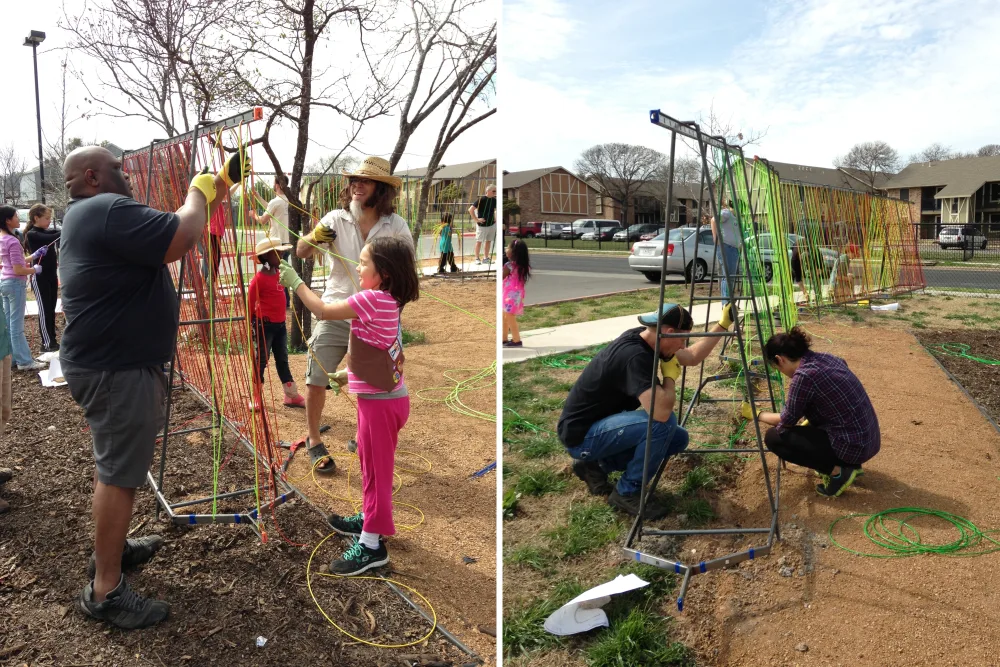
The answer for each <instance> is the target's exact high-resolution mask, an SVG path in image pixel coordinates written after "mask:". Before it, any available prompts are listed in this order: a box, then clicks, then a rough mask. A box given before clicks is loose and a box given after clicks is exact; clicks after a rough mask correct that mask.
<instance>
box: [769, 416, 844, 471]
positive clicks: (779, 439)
mask: <svg viewBox="0 0 1000 667" xmlns="http://www.w3.org/2000/svg"><path fill="white" fill-rule="evenodd" d="M764 445H765V446H766V447H767V448H768V449H769V450H771V451H772V452H774V453H775V454H777V455H778V457H779V458H782V459H784V460H786V461H788V462H789V463H794V464H795V465H800V466H805V467H806V468H812V469H813V470H818V471H819V472H821V473H823V474H824V475H829V474H830V473H831V472H832V471H833V469H834V468H835V467H837V466H850V467H854V468H856V467H857V465H856V464H853V465H852V464H850V463H846V462H845V461H842V460H841V459H840V458H839V457H838V456H837V454H836V453H835V452H834V451H833V447H831V446H830V438H829V437H828V436H827V434H826V431H824V430H823V429H821V428H816V427H815V426H793V427H791V428H790V429H787V430H785V431H782V432H778V429H777V428H772V429H770V430H769V431H768V432H767V433H766V434H764Z"/></svg>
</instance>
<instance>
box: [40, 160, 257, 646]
mask: <svg viewBox="0 0 1000 667" xmlns="http://www.w3.org/2000/svg"><path fill="white" fill-rule="evenodd" d="M63 170H64V173H65V174H66V189H67V190H68V191H69V196H70V197H71V199H72V201H70V204H69V207H68V208H67V210H66V216H65V218H64V219H63V229H62V241H61V252H60V261H59V264H60V267H59V277H60V279H61V283H62V302H63V310H64V312H65V314H66V330H65V332H64V333H63V340H62V346H61V347H62V349H61V351H60V360H61V362H62V370H63V377H65V379H66V383H67V384H68V385H69V391H70V394H71V395H72V396H73V400H74V401H76V403H77V404H78V405H79V406H80V407H81V408H82V409H83V413H84V417H86V419H87V424H88V425H89V426H90V434H91V438H92V439H93V445H94V463H95V465H96V475H95V480H94V507H93V513H94V533H95V536H94V543H95V551H94V555H93V556H92V557H91V560H90V566H89V567H88V575H89V581H88V582H87V585H86V586H85V587H84V589H83V591H82V592H81V593H80V596H79V597H78V598H77V601H76V606H77V608H78V609H79V610H80V611H81V612H83V613H84V614H86V615H87V616H91V617H93V618H97V619H100V620H104V621H107V622H108V623H110V624H112V625H115V626H117V627H120V628H125V629H134V628H143V627H147V626H150V625H153V624H155V623H159V622H160V621H162V620H164V619H165V618H166V617H167V615H168V613H169V611H170V607H169V606H168V605H167V603H166V602H163V601H161V600H153V599H149V598H145V597H143V596H141V595H139V594H138V593H136V592H135V591H133V590H131V589H130V588H129V585H128V581H127V580H126V579H125V576H124V575H123V574H122V570H123V569H124V568H127V567H132V566H135V565H139V564H141V563H145V562H146V561H148V560H149V559H150V558H152V557H153V554H155V553H156V551H157V549H159V548H160V545H161V544H162V543H163V539H162V538H161V537H160V536H159V535H147V536H146V537H142V538H139V539H130V540H126V536H127V533H128V528H129V523H130V522H131V521H132V505H133V502H134V500H135V490H136V489H137V488H139V487H141V486H143V485H145V483H146V474H147V472H148V470H149V466H150V463H151V462H152V460H153V450H154V449H155V445H156V436H157V435H158V434H159V433H160V432H161V431H162V430H163V427H164V418H165V399H166V396H167V392H168V390H169V389H168V387H167V379H166V375H165V374H164V367H165V364H167V363H169V362H170V361H171V359H172V358H173V356H174V341H175V338H176V336H177V326H178V323H177V313H178V307H177V290H176V289H175V288H174V282H173V279H172V278H171V277H170V271H169V270H168V269H167V265H168V264H170V263H171V262H175V261H177V260H179V259H180V258H181V257H183V256H184V255H186V254H187V252H188V251H189V250H190V249H191V248H192V247H194V245H195V243H196V242H197V240H198V239H200V238H202V234H203V233H204V229H205V224H206V222H208V218H209V216H211V213H212V212H213V211H215V210H216V209H217V208H218V206H219V204H221V203H222V201H223V200H224V199H225V197H226V193H227V191H228V188H229V187H230V186H232V185H233V183H234V182H238V181H241V180H242V179H243V178H245V177H246V175H247V174H248V173H249V172H250V165H249V162H241V161H240V159H239V158H238V157H236V156H234V157H233V158H230V160H229V161H228V162H227V163H226V165H225V167H223V170H222V172H220V173H219V174H218V175H214V174H207V173H201V174H199V175H198V176H196V177H195V178H194V180H193V181H192V182H191V185H190V187H189V188H188V191H187V198H186V200H185V202H184V205H183V206H181V207H180V208H179V209H178V210H177V212H176V213H169V212H162V211H157V210H155V209H152V208H150V207H148V206H145V205H144V204H140V203H139V202H137V201H135V200H134V199H133V198H132V186H131V185H130V183H129V179H128V176H127V175H126V174H125V173H124V172H123V171H122V164H121V161H120V160H119V159H118V158H116V157H115V156H114V155H113V154H112V153H111V152H110V151H108V150H107V149H106V148H101V147H100V146H84V147H83V148H78V149H76V150H75V151H73V152H72V153H70V154H69V156H67V157H66V162H65V164H64V166H63ZM209 209H210V210H209Z"/></svg>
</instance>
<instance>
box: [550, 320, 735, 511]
mask: <svg viewBox="0 0 1000 667" xmlns="http://www.w3.org/2000/svg"><path fill="white" fill-rule="evenodd" d="M731 313H732V311H731V307H730V306H729V305H727V306H726V307H725V308H724V309H723V315H722V319H720V320H719V323H718V324H717V325H716V326H715V327H714V328H713V329H712V331H713V332H716V333H719V332H722V331H727V330H728V329H729V327H730V325H732V323H733V322H732V315H731ZM639 323H640V324H642V325H643V326H641V327H638V328H635V329H629V330H628V331H626V332H625V333H623V334H622V335H620V336H619V337H618V338H616V339H615V340H614V341H612V342H611V343H610V344H609V345H608V346H607V347H606V348H604V349H603V350H601V351H600V352H598V353H597V355H596V356H595V357H594V358H593V359H592V360H591V361H590V363H589V364H587V367H586V368H585V369H583V373H581V374H580V377H579V378H577V381H576V383H575V384H574V385H573V388H572V389H570V392H569V396H568V397H567V398H566V403H565V405H564V407H563V411H562V415H561V416H560V417H559V425H558V427H557V430H558V433H559V440H560V441H561V442H562V443H563V445H564V446H565V447H566V450H567V451H568V453H569V455H570V456H571V457H573V459H574V462H573V472H574V473H575V474H576V476H577V477H579V478H580V479H582V480H583V481H584V482H586V484H587V488H588V489H589V490H590V492H591V493H592V494H594V495H602V496H609V497H608V504H610V505H611V506H612V507H615V508H617V509H620V510H622V511H624V512H627V513H628V514H632V515H635V514H638V512H639V492H640V490H641V487H642V466H643V459H644V458H645V452H646V426H647V423H648V421H649V414H650V412H652V415H653V430H652V440H651V442H650V444H651V450H650V454H649V465H650V468H649V470H650V475H651V476H652V474H653V471H655V470H656V469H657V468H658V467H659V465H660V463H661V462H662V461H663V460H664V459H666V458H668V457H669V456H671V455H672V454H677V453H678V452H682V451H684V449H685V448H687V445H688V434H687V431H685V430H684V429H683V428H681V427H680V426H678V425H677V416H676V415H674V412H673V410H674V402H675V401H676V398H677V395H676V391H675V389H674V383H675V382H676V381H677V379H678V378H679V377H680V374H681V366H696V365H698V364H700V363H701V362H702V361H703V360H704V359H705V358H707V357H708V355H710V354H711V353H712V350H713V349H715V346H716V345H717V344H718V342H719V340H720V337H706V338H702V339H700V340H699V341H698V342H697V343H695V344H694V345H692V346H690V347H685V346H684V338H664V339H661V340H660V350H659V352H660V358H661V359H662V360H663V361H661V362H660V371H661V375H662V379H661V382H660V384H659V386H657V388H656V394H655V396H654V395H653V385H652V382H653V380H652V367H653V356H654V352H653V348H654V346H655V345H656V338H657V332H656V328H657V324H659V326H660V331H661V332H663V333H667V334H669V333H679V332H688V331H691V328H692V325H693V322H692V320H691V315H690V313H688V312H687V310H685V309H684V308H682V307H681V306H678V305H676V304H672V303H671V304H664V305H663V308H662V309H661V311H660V313H659V316H657V313H655V312H653V313H647V314H645V315H640V316H639ZM653 401H655V403H654V404H652V405H651V403H653ZM637 408H641V409H637ZM613 470H621V471H623V472H622V476H621V479H619V480H618V485H617V488H615V489H614V490H612V488H611V485H610V484H609V483H608V473H609V472H611V471H613ZM609 494H610V495H609ZM668 510H669V506H668V505H666V504H665V503H663V502H662V501H658V500H656V499H655V498H647V500H646V510H645V516H646V518H648V519H657V518H660V517H662V516H664V515H665V514H666V513H667V511H668Z"/></svg>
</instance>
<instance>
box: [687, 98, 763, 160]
mask: <svg viewBox="0 0 1000 667" xmlns="http://www.w3.org/2000/svg"><path fill="white" fill-rule="evenodd" d="M698 126H699V127H700V128H701V131H702V132H704V133H705V134H709V135H712V136H713V137H723V138H724V139H725V140H726V143H728V144H729V145H731V146H739V147H740V148H746V147H747V146H757V145H759V144H760V142H761V140H762V139H763V138H764V137H766V136H767V131H768V130H769V129H770V128H767V127H766V128H764V129H763V130H755V129H753V128H747V129H746V130H744V129H742V128H741V127H739V126H738V125H737V124H735V123H734V122H733V116H732V114H730V115H729V117H728V118H725V119H724V118H723V117H722V116H721V115H720V114H718V113H717V112H716V111H715V101H714V100H713V102H712V103H711V104H710V105H709V107H708V113H707V114H701V113H699V114H698ZM692 147H693V148H694V149H695V152H697V147H696V146H692Z"/></svg>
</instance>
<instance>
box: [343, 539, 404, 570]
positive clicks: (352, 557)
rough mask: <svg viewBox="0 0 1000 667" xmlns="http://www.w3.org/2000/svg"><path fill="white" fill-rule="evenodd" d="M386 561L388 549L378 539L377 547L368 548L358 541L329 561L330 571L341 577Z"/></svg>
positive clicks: (387, 560)
mask: <svg viewBox="0 0 1000 667" xmlns="http://www.w3.org/2000/svg"><path fill="white" fill-rule="evenodd" d="M388 563H389V551H388V550H387V549H386V548H385V542H383V541H382V540H379V541H378V549H369V548H368V547H366V546H365V545H363V544H361V542H360V541H358V542H355V543H354V544H352V545H351V546H350V547H349V548H348V549H347V551H345V552H344V555H343V556H341V557H340V558H338V559H337V560H335V561H333V562H332V563H330V572H331V573H332V574H336V575H340V576H341V577H353V576H356V575H359V574H361V573H362V572H365V571H367V570H370V569H372V568H375V567H382V566H383V565H386V564H388Z"/></svg>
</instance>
